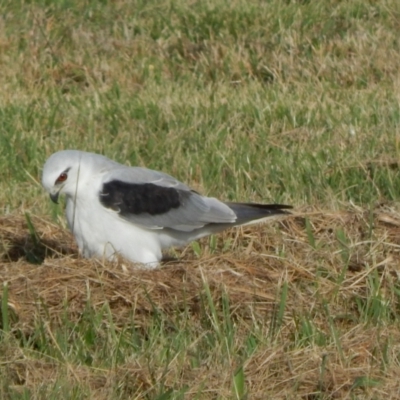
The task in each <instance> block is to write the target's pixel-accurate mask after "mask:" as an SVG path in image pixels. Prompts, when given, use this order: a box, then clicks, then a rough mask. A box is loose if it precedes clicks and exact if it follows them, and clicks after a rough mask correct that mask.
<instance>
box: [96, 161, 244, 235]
mask: <svg viewBox="0 0 400 400" xmlns="http://www.w3.org/2000/svg"><path fill="white" fill-rule="evenodd" d="M103 182H104V183H103V186H102V188H101V190H100V193H99V200H100V202H101V204H102V205H103V206H104V207H106V208H109V209H112V210H114V211H115V212H117V213H118V215H119V216H120V217H121V218H124V219H126V220H128V221H130V222H132V223H134V224H137V225H141V226H144V227H147V228H150V229H161V228H171V229H175V230H179V231H187V232H190V231H193V230H195V229H198V228H201V227H203V226H205V225H207V224H210V223H233V222H235V221H236V214H235V213H234V212H233V211H232V210H231V208H229V207H228V206H227V205H226V204H224V203H222V202H220V201H219V200H217V199H215V198H210V197H204V196H201V195H199V194H198V193H196V192H194V191H192V190H190V188H189V187H187V186H186V185H185V184H183V183H181V182H179V181H178V180H176V179H175V178H173V177H172V176H170V175H167V174H164V173H162V172H157V171H152V170H149V169H146V168H139V167H134V168H129V167H124V168H118V169H115V170H113V171H111V172H109V173H108V174H107V175H105V176H104V179H103Z"/></svg>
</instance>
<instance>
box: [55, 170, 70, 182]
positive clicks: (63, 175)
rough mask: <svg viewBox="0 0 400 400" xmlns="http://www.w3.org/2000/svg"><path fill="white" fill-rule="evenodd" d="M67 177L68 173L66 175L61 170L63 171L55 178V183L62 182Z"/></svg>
mask: <svg viewBox="0 0 400 400" xmlns="http://www.w3.org/2000/svg"><path fill="white" fill-rule="evenodd" d="M67 178H68V175H67V174H66V173H65V172H63V173H62V174H60V176H59V177H58V178H57V180H56V183H61V182H64V181H66V180H67Z"/></svg>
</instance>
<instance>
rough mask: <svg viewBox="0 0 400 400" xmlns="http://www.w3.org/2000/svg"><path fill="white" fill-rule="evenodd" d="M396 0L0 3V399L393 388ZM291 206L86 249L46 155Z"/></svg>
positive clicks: (399, 67)
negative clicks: (213, 232)
mask: <svg viewBox="0 0 400 400" xmlns="http://www.w3.org/2000/svg"><path fill="white" fill-rule="evenodd" d="M399 21H400V2H399V1H398V0H381V1H379V2H376V1H365V0H349V1H328V0H319V1H318V0H316V1H289V0H287V1H278V0H270V1H261V0H258V1H257V0H232V1H226V0H213V1H211V0H204V1H184V0H175V1H174V0H161V1H160V0H158V1H154V0H146V1H144V0H134V1H128V0H115V1H111V0H103V1H99V0H86V1H74V0H59V1H50V0H31V1H28V0H27V1H23V0H12V1H11V0H5V1H3V2H1V3H0V87H1V94H0V206H1V214H0V280H1V283H2V296H1V312H0V328H1V331H0V398H4V399H60V398H62V399H84V398H87V399H128V398H129V399H157V400H168V399H260V400H262V399H304V400H317V399H371V400H372V399H385V400H387V399H398V398H400V383H399V379H398V377H399V375H400V303H399V300H400V284H399V274H400V213H399V212H400V207H399V203H398V199H399V198H400V174H399V166H400V164H399V163H400V36H399V29H400V22H399ZM67 148H75V149H81V150H86V151H93V152H98V153H101V154H104V155H106V156H108V157H110V158H113V159H115V160H117V161H119V162H122V163H125V164H129V165H139V166H146V167H148V168H153V169H160V170H163V171H164V172H167V173H169V174H171V175H173V176H175V177H177V178H178V179H180V180H182V181H184V182H185V183H187V184H189V185H190V186H192V187H193V188H194V189H196V190H198V191H200V192H201V193H203V194H207V195H212V196H215V197H218V198H220V199H225V200H233V201H256V202H280V203H287V204H292V205H293V206H294V207H295V211H294V215H293V216H291V217H289V218H286V219H284V220H280V221H275V222H273V223H271V224H267V225H262V226H254V227H246V228H241V229H236V230H232V231H228V232H225V233H224V234H221V235H218V236H215V237H211V238H206V239H204V240H202V241H200V242H198V243H194V244H193V245H190V246H189V247H187V248H186V249H179V250H173V251H172V255H174V256H177V257H178V258H179V261H176V262H172V263H169V264H167V265H165V266H163V267H162V268H160V269H158V270H156V271H144V270H141V269H137V268H134V267H132V266H129V265H127V264H126V263H123V264H110V263H103V262H100V261H98V260H84V259H81V258H80V257H79V255H78V252H77V249H76V247H75V244H74V242H73V239H72V238H71V236H70V234H69V232H68V230H67V229H66V227H65V219H64V216H63V208H62V207H60V206H59V207H57V206H54V205H52V204H51V202H50V200H49V199H48V196H47V195H46V194H45V193H44V191H43V189H42V188H41V185H40V175H41V168H42V166H43V163H44V161H45V160H46V158H47V157H48V156H49V155H50V154H52V153H53V152H55V151H57V150H60V149H67Z"/></svg>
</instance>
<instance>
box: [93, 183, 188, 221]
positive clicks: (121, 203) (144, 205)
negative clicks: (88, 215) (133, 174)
mask: <svg viewBox="0 0 400 400" xmlns="http://www.w3.org/2000/svg"><path fill="white" fill-rule="evenodd" d="M180 197H181V196H180V191H179V190H178V189H175V188H169V187H164V186H158V185H155V184H153V183H127V182H123V181H118V180H114V181H110V182H106V183H104V184H103V188H102V190H101V191H100V193H99V199H100V202H101V204H102V205H103V206H104V207H106V208H111V209H113V210H115V211H118V212H119V213H120V214H121V215H128V214H136V215H138V214H142V213H148V214H150V215H157V214H164V213H166V212H168V211H170V210H171V209H173V208H178V207H179V206H180V205H181V201H180Z"/></svg>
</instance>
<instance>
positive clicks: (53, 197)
mask: <svg viewBox="0 0 400 400" xmlns="http://www.w3.org/2000/svg"><path fill="white" fill-rule="evenodd" d="M58 196H60V192H55V193H50V199H51V201H52V202H53V203H55V204H58Z"/></svg>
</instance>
